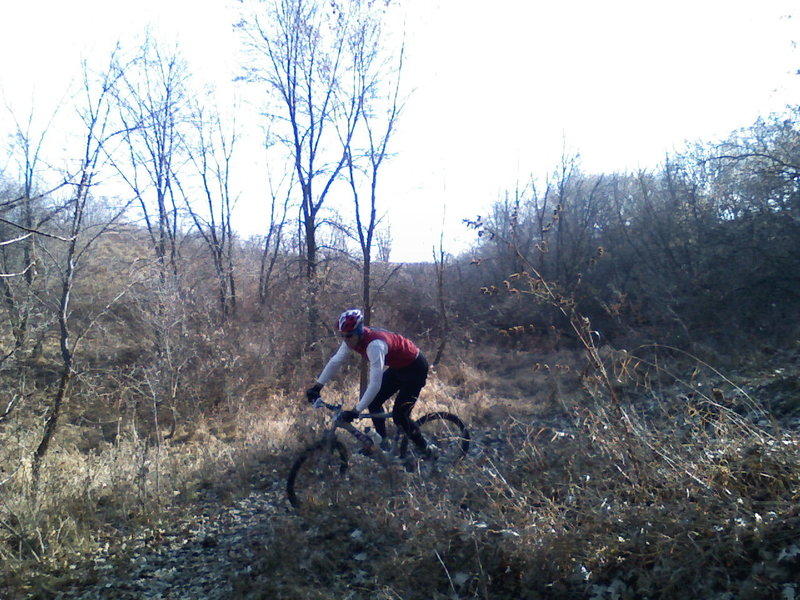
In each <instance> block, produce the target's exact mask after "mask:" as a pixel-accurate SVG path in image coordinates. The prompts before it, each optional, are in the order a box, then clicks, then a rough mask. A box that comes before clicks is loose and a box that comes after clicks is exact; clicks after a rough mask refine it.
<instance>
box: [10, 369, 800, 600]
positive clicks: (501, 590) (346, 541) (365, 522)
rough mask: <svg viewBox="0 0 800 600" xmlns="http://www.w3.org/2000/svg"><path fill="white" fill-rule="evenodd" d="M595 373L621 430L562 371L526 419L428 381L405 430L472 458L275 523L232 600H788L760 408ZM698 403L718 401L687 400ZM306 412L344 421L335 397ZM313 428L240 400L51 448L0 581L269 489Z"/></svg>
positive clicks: (694, 379) (786, 442) (481, 396)
mask: <svg viewBox="0 0 800 600" xmlns="http://www.w3.org/2000/svg"><path fill="white" fill-rule="evenodd" d="M526 360H527V361H528V364H532V365H537V364H539V365H541V364H544V363H545V361H544V360H542V357H535V356H528V357H525V356H522V355H518V356H513V357H510V358H509V361H510V362H511V364H514V365H515V366H516V368H517V369H519V368H521V367H520V365H523V364H525V361H526ZM609 360H610V361H612V362H613V361H614V360H617V363H616V364H614V365H612V366H614V368H615V369H617V371H615V372H616V373H617V374H618V375H619V376H618V377H617V380H618V382H619V386H620V388H619V391H620V392H621V393H622V395H623V398H624V401H623V402H622V403H621V407H622V410H623V415H624V417H625V419H624V420H622V421H621V420H620V419H619V418H618V413H616V412H614V411H612V410H610V407H609V403H608V401H607V399H606V397H605V396H603V394H602V388H601V387H597V386H596V385H594V383H596V382H595V381H594V380H593V379H591V378H588V379H586V378H584V379H583V380H580V374H579V373H578V368H577V366H576V367H574V368H573V367H572V366H571V365H570V367H569V368H566V366H567V364H568V363H570V362H572V363H575V362H578V361H577V360H576V358H575V357H574V356H573V357H569V358H564V357H561V358H558V357H552V360H548V361H547V362H548V363H549V364H552V365H559V364H560V365H562V366H561V368H555V367H550V368H544V367H541V366H540V367H535V366H534V367H531V369H532V370H533V372H532V373H528V374H525V375H522V376H520V377H521V380H522V381H524V382H525V385H530V384H531V381H533V382H535V384H536V385H537V386H539V387H540V388H541V389H538V390H537V391H536V393H535V394H534V395H533V397H534V398H535V399H533V400H530V399H529V401H528V403H525V402H524V400H523V399H522V398H520V397H512V398H503V397H501V396H500V395H499V394H498V393H497V386H495V385H494V382H495V381H496V378H497V376H496V375H492V376H487V375H486V374H485V372H483V371H480V370H478V369H475V368H473V367H470V366H469V365H468V363H466V362H465V363H460V364H455V365H450V366H445V367H441V368H439V369H437V372H436V373H434V374H432V375H431V378H430V381H429V385H428V386H427V387H426V390H425V393H424V397H423V399H421V400H420V404H419V406H418V408H417V409H416V412H417V414H422V413H424V412H428V411H431V410H449V411H452V412H455V413H457V414H459V415H460V416H461V417H462V418H463V419H464V420H465V421H467V422H468V423H469V424H470V426H471V428H472V429H473V432H474V434H475V438H476V439H475V452H474V453H473V455H472V456H470V457H469V458H468V459H467V460H466V461H464V463H463V464H462V465H460V467H459V468H456V469H454V470H452V471H451V472H450V473H448V475H447V477H444V478H441V479H437V478H422V479H420V478H416V477H414V476H406V477H405V479H404V480H403V482H402V485H401V486H400V487H399V488H397V490H396V493H395V494H394V495H390V494H389V493H387V491H386V490H383V489H380V488H373V489H370V491H369V493H370V494H371V496H370V502H368V503H365V504H364V506H363V507H362V508H361V509H344V510H340V511H330V512H327V513H325V514H321V515H318V516H316V517H313V516H311V517H310V516H300V515H298V514H293V513H292V512H287V511H286V508H287V507H286V505H285V504H284V505H281V506H278V507H276V511H277V513H276V514H280V515H282V516H280V517H275V518H274V519H272V520H271V524H272V525H271V527H272V529H271V533H270V536H271V539H269V540H268V542H269V543H265V545H264V548H263V551H262V552H261V554H259V556H258V560H257V561H256V562H255V563H254V564H253V565H250V567H251V573H250V574H249V575H248V576H247V577H246V578H242V579H241V580H237V582H236V586H237V590H238V591H239V593H240V595H241V596H242V597H250V598H279V597H287V598H288V597H297V598H299V597H302V598H326V599H327V598H342V597H346V594H348V593H350V594H351V595H352V594H355V595H354V596H353V597H367V596H369V597H372V598H387V599H388V598H393V599H395V598H403V599H404V600H409V599H410V600H413V599H416V598H419V599H423V598H425V599H426V600H428V599H437V598H441V599H448V600H449V599H452V598H515V599H516V598H530V599H534V598H545V597H546V598H576V597H585V598H598V599H602V598H617V597H619V598H625V597H636V598H665V599H666V598H674V597H678V596H681V597H704V598H721V599H722V598H758V599H761V598H764V599H766V598H776V597H781V594H783V597H791V596H786V594H790V593H792V592H793V591H794V590H796V589H797V584H798V581H797V575H796V574H795V573H796V572H797V569H795V567H797V566H798V564H797V563H798V553H796V552H794V551H793V550H792V548H793V544H796V540H797V538H798V535H800V513H798V510H797V506H798V502H799V501H800V436H798V435H797V433H796V432H795V431H793V430H788V429H787V430H785V431H784V430H778V429H774V428H773V429H771V428H770V427H771V425H770V423H769V422H766V423H760V424H759V423H757V422H754V421H757V420H758V415H755V416H754V413H753V412H752V410H753V407H758V406H763V399H762V398H758V397H756V396H753V395H750V394H749V392H747V391H745V390H744V389H743V388H742V387H737V386H735V385H733V384H731V383H730V382H726V381H725V380H719V379H718V378H715V377H716V375H715V374H714V373H713V372H709V371H706V372H705V373H699V374H698V373H696V372H694V371H691V372H689V375H690V377H677V376H673V377H672V382H671V383H669V382H668V379H669V378H667V377H663V374H662V375H659V379H658V384H657V385H656V384H655V383H653V382H654V381H655V377H654V376H653V374H652V373H651V374H649V375H647V374H646V373H644V372H643V371H636V370H635V369H633V367H632V366H631V364H630V363H627V366H626V365H625V364H623V359H622V358H620V357H617V358H616V359H615V358H614V357H609ZM624 360H625V361H627V360H628V359H627V358H625V359H624ZM637 368H638V367H637ZM695 368H700V367H698V366H697V365H695ZM701 370H702V368H701ZM350 379H352V378H350ZM350 379H348V380H347V381H350ZM576 381H579V382H581V384H582V387H578V385H576ZM350 383H352V382H350ZM687 386H688V387H687ZM715 386H717V387H715ZM712 387H713V388H714V389H717V388H722V392H721V394H722V395H721V396H720V395H719V394H711V393H708V394H706V392H705V390H710V389H711V388H712ZM773 388H774V386H773ZM773 388H770V389H773ZM326 392H327V394H328V395H327V399H328V400H329V401H332V402H337V403H338V402H341V403H345V404H349V403H351V402H352V401H353V399H354V398H355V392H356V390H355V388H354V387H353V386H352V385H348V384H342V385H341V386H339V387H337V386H335V385H334V386H330V387H329V388H326ZM706 395H707V396H708V397H707V398H706ZM721 398H724V403H723V402H720V401H719V400H720V399H721ZM698 406H699V407H701V408H702V409H703V410H697V407H698ZM326 424H327V417H326V416H325V415H324V413H323V411H313V410H312V409H311V408H309V407H308V406H307V405H306V404H305V402H304V401H303V400H302V399H301V398H298V397H295V396H287V395H283V394H279V393H275V392H274V391H270V392H268V391H266V390H251V391H250V392H249V393H248V394H246V397H243V398H242V399H241V401H240V402H239V403H238V404H230V405H228V406H226V407H225V408H224V409H220V410H218V411H217V412H216V413H215V414H214V415H207V416H205V417H202V418H200V419H198V420H196V421H195V422H194V424H193V425H192V427H191V428H190V429H189V428H185V429H183V430H181V431H179V432H178V434H177V435H176V437H175V439H174V440H171V441H163V442H162V443H161V444H160V445H156V444H155V443H154V442H153V441H149V442H148V441H147V440H145V439H143V438H138V437H135V436H133V435H132V434H126V435H123V436H121V437H120V438H119V439H118V441H117V443H116V444H114V445H104V446H102V447H98V448H97V449H96V451H94V452H85V451H83V452H82V451H80V450H78V447H77V446H76V444H75V443H74V437H75V436H74V435H71V434H70V431H69V430H68V429H65V430H64V432H63V433H64V435H62V436H61V437H60V438H59V439H58V440H57V444H58V446H57V448H56V449H55V451H54V452H53V453H52V454H51V455H50V457H49V459H48V465H47V466H48V468H47V469H46V470H45V471H44V476H43V479H42V488H41V490H40V493H39V494H38V495H37V496H36V497H34V496H33V495H32V494H31V492H30V489H29V483H28V482H29V473H28V467H27V464H23V466H22V468H21V469H20V470H19V471H18V472H17V473H16V474H15V475H14V476H13V477H12V478H11V479H10V480H9V481H7V482H6V483H5V484H4V485H3V487H2V489H0V493H2V497H3V504H2V508H0V515H1V517H0V518H2V531H0V552H1V553H2V559H3V563H4V567H3V568H4V575H5V578H6V580H7V582H8V583H9V584H13V583H14V582H17V583H19V582H23V581H25V580H26V579H29V578H30V577H31V574H33V573H36V572H43V571H47V570H48V569H49V570H50V571H53V572H55V571H59V570H63V569H64V568H66V567H67V566H68V565H69V564H73V561H74V560H76V559H75V557H76V556H78V555H80V554H85V553H91V552H92V551H96V550H97V549H98V548H99V547H100V546H102V545H103V544H107V543H109V541H110V542H111V543H112V544H113V541H114V539H119V538H120V537H121V536H123V535H124V532H125V531H131V530H135V529H136V528H138V527H141V526H145V525H146V526H151V527H153V526H163V527H168V526H169V523H170V522H174V521H175V519H176V518H177V515H180V514H181V513H182V512H183V511H186V512H190V511H191V510H192V509H193V507H196V506H197V505H198V504H204V505H206V506H208V505H212V506H221V505H223V504H224V503H225V502H226V501H227V499H228V498H231V497H235V496H238V495H243V494H246V493H249V491H251V490H252V489H258V485H260V484H259V483H258V481H262V483H263V479H259V477H267V478H273V479H274V478H281V477H283V476H285V470H286V467H287V466H288V464H289V462H290V460H291V457H292V456H294V455H295V454H296V452H297V451H298V450H299V448H300V447H301V446H302V445H303V444H305V443H308V442H311V441H312V440H314V439H316V438H318V436H319V435H320V433H321V430H322V428H323V427H325V426H326ZM72 433H75V432H72ZM14 443H15V444H16V447H18V448H25V447H30V444H31V440H28V439H26V438H20V437H17V439H15V440H14ZM23 454H24V453H23ZM286 556H292V557H293V558H292V560H291V561H287V560H286ZM793 586H794V587H793Z"/></svg>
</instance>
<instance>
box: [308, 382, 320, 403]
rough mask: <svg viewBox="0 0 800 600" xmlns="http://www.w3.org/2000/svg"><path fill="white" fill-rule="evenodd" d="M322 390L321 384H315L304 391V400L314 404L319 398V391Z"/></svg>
mask: <svg viewBox="0 0 800 600" xmlns="http://www.w3.org/2000/svg"><path fill="white" fill-rule="evenodd" d="M321 389H322V384H320V383H315V384H314V385H313V386H312V387H310V388H308V389H307V390H306V398H307V399H308V401H309V402H314V401H315V400H316V399H317V398H319V391H320V390H321Z"/></svg>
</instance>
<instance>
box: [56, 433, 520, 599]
mask: <svg viewBox="0 0 800 600" xmlns="http://www.w3.org/2000/svg"><path fill="white" fill-rule="evenodd" d="M509 441H510V440H508V439H507V437H506V436H505V435H504V432H501V431H500V430H498V429H494V430H484V431H481V432H480V433H479V434H477V435H475V434H473V444H472V448H471V452H470V454H471V458H472V459H475V458H478V456H481V455H483V456H485V455H488V454H498V453H503V452H504V451H505V450H507V449H508V446H509ZM254 488H256V489H254V491H252V492H251V493H250V495H249V496H248V497H246V498H241V499H238V500H236V501H234V502H233V503H231V504H229V505H220V504H219V503H214V502H206V503H201V504H198V505H197V507H196V511H195V513H194V515H193V516H192V517H191V518H189V519H186V520H182V521H180V522H176V523H173V524H171V526H170V527H169V530H168V531H166V530H160V531H157V532H153V531H150V532H148V533H144V534H140V535H138V536H136V537H134V538H133V539H131V540H130V541H128V542H126V543H125V544H122V550H121V551H117V552H116V553H115V554H111V555H109V554H100V555H98V556H96V557H95V558H94V559H93V560H92V561H91V564H90V565H88V566H87V565H82V566H81V567H79V568H80V569H84V570H87V571H88V576H87V575H84V583H81V584H78V583H75V584H73V585H72V587H67V588H66V589H61V590H58V591H54V593H53V596H52V597H53V598H55V599H56V600H90V599H96V598H103V599H105V598H113V599H115V600H117V599H119V600H129V599H130V600H133V599H137V600H141V599H148V600H198V599H201V598H202V599H203V600H223V599H232V598H240V597H242V596H241V593H240V591H241V586H243V585H244V587H249V586H248V585H247V581H248V576H249V574H250V570H251V568H252V567H251V565H253V564H258V560H257V557H258V556H259V555H262V554H263V553H264V550H265V545H266V544H269V543H270V540H272V539H273V529H274V527H275V525H276V523H279V522H280V523H284V522H285V521H286V520H287V519H297V518H300V517H298V516H297V515H296V514H295V513H294V512H293V511H292V509H291V508H290V507H289V505H288V502H287V500H286V493H285V480H284V478H283V476H282V473H281V472H277V471H273V472H271V473H265V474H263V478H262V479H261V481H260V482H258V484H257V485H255V486H254ZM255 575H256V574H254V576H255ZM237 588H239V589H238V590H237Z"/></svg>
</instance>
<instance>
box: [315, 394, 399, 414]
mask: <svg viewBox="0 0 800 600" xmlns="http://www.w3.org/2000/svg"><path fill="white" fill-rule="evenodd" d="M311 406H313V407H314V408H327V409H328V410H329V411H331V412H333V413H336V415H335V417H338V416H339V413H341V412H343V411H342V405H341V404H328V403H327V402H325V401H324V400H323V399H322V398H321V397H320V398H317V399H316V400H314V402H312V403H311ZM391 416H392V414H391V413H377V414H371V413H368V414H360V415H358V416H357V417H356V419H388V418H390V417H391Z"/></svg>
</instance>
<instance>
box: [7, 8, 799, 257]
mask: <svg viewBox="0 0 800 600" xmlns="http://www.w3.org/2000/svg"><path fill="white" fill-rule="evenodd" d="M225 4H226V2H225V1H224V0H220V1H213V0H209V1H202V0H136V1H135V2H134V1H130V2H122V1H118V0H104V1H101V0H71V1H69V2H65V1H63V0H27V1H26V2H19V1H17V0H0V5H2V9H0V56H2V60H0V93H1V94H3V96H4V97H5V101H6V102H8V103H9V104H10V105H11V106H12V108H13V109H14V110H15V112H16V114H18V115H26V112H27V110H28V109H29V107H30V105H31V103H32V102H33V99H35V106H36V111H37V113H40V114H47V113H48V111H50V110H52V108H53V107H54V106H56V105H58V104H59V103H60V99H61V97H62V96H63V93H64V90H65V89H66V87H67V83H68V81H69V79H70V78H71V77H77V76H78V75H79V73H80V69H79V60H80V56H81V54H82V53H83V54H84V55H86V56H89V57H95V58H96V57H98V56H100V57H103V58H104V57H105V56H107V50H108V48H109V46H110V45H111V44H112V43H113V42H114V41H115V40H117V39H119V38H129V37H130V36H131V35H132V32H135V31H140V30H141V29H142V28H143V27H144V26H145V25H146V24H147V23H151V24H152V25H154V26H155V28H156V29H157V30H158V31H160V32H162V33H163V34H164V35H167V36H170V37H171V36H175V35H178V36H179V37H180V39H181V44H182V47H183V50H184V52H185V54H186V55H187V57H188V58H189V60H190V61H191V62H193V63H198V64H202V68H201V69H199V70H198V72H202V73H203V74H204V75H205V76H207V77H210V78H212V79H213V78H219V79H225V78H226V75H225V73H226V68H227V67H228V66H229V65H230V64H231V63H232V58H233V57H232V56H231V51H230V49H231V46H230V44H229V40H230V37H229V35H230V31H229V30H230V27H229V23H230V19H229V17H228V16H227V15H228V14H229V13H228V12H227V11H226V8H225ZM406 5H407V15H408V16H407V31H408V32H409V38H408V42H407V51H408V62H407V65H406V69H405V72H404V78H405V81H406V83H407V85H408V86H409V88H414V93H413V95H412V96H411V98H410V101H409V104H408V107H407V111H406V113H405V115H404V116H403V119H402V121H401V123H400V130H399V132H398V135H397V137H396V138H395V144H394V147H393V150H394V151H395V152H396V153H397V156H396V157H395V158H393V160H392V162H391V163H390V164H389V165H388V166H387V168H386V170H385V171H384V175H383V176H384V179H383V187H382V188H381V190H382V198H384V200H385V201H386V202H387V204H389V205H390V208H389V211H390V213H389V220H390V222H391V223H392V233H393V237H394V251H393V259H394V260H409V261H411V260H429V259H430V258H431V256H432V248H433V246H434V245H436V244H438V243H439V239H440V236H441V234H442V231H444V239H445V250H446V251H451V252H458V251H460V250H462V249H464V248H465V247H467V246H468V245H469V243H470V241H471V240H472V239H473V238H472V237H471V234H470V233H469V232H468V231H467V230H466V229H465V228H464V227H463V225H462V224H461V220H462V219H463V218H471V217H474V216H475V215H477V214H481V213H483V214H485V213H486V212H487V209H488V207H489V206H490V205H491V204H492V202H493V201H494V200H495V199H497V198H498V197H499V195H500V194H501V193H502V191H503V190H509V189H513V188H514V186H515V185H516V183H517V182H518V181H523V182H524V181H525V180H527V179H528V178H529V175H530V174H531V173H534V174H537V175H543V174H546V173H548V172H550V171H552V170H553V169H555V168H556V166H557V165H558V163H559V161H560V159H561V156H562V153H563V152H564V151H565V150H566V151H567V153H570V154H575V153H579V154H580V156H581V165H582V167H583V169H584V170H585V171H588V172H606V173H608V172H612V171H625V170H632V169H636V168H639V167H642V168H651V167H654V166H656V165H657V164H658V163H659V162H661V161H662V160H663V159H664V157H665V155H666V154H667V153H673V152H675V151H679V150H680V149H681V148H682V146H683V144H684V142H688V141H694V140H713V139H717V138H720V137H724V136H726V135H727V134H728V133H730V132H732V131H733V130H734V129H736V128H739V127H743V126H747V125H750V124H752V123H753V121H755V119H756V118H757V117H758V116H759V115H766V114H768V113H770V112H775V111H780V110H782V109H783V107H785V106H786V105H787V104H800V76H798V75H797V74H796V72H797V70H798V68H800V52H798V50H797V49H796V48H795V46H794V42H798V43H800V14H798V13H799V12H800V11H798V10H796V8H795V5H796V2H795V1H794V0H793V1H788V0H760V1H758V2H756V1H753V0H671V1H669V2H654V1H652V0H560V1H555V0H543V1H540V0H492V1H491V2H489V1H478V0H408V1H407V2H406ZM209 50H212V52H209ZM48 102H50V104H48ZM4 118H6V115H5V114H3V115H0V134H3V135H4V134H5V133H6V130H5V125H4V123H5V122H4ZM0 156H2V155H0ZM242 187H243V190H242V200H241V206H242V209H245V208H246V207H247V206H248V201H249V200H252V198H251V197H252V196H253V194H250V197H248V194H247V189H246V188H247V186H242ZM242 222H247V223H250V224H252V223H258V222H259V218H244V219H242ZM242 229H243V231H242V232H243V233H244V234H254V233H258V231H256V230H253V231H247V230H246V229H247V227H245V226H242Z"/></svg>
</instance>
